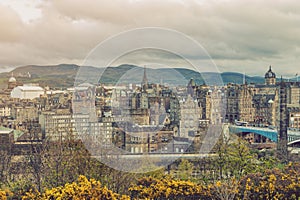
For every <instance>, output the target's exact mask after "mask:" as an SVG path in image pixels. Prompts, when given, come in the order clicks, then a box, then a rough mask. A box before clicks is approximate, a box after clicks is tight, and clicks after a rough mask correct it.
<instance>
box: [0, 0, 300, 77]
mask: <svg viewBox="0 0 300 200" xmlns="http://www.w3.org/2000/svg"><path fill="white" fill-rule="evenodd" d="M299 11H300V2H299V1H298V0H282V1H276V0H265V1H261V0H257V1H255V0H215V1H214V0H199V1H188V0H182V1H180V0H169V1H168V0H163V1H162V0H138V1H136V0H114V1H113V0H110V1H108V0H107V1H102V0H85V1H82V0H53V1H50V0H49V1H48V0H27V1H20V0H0V13H1V17H0V24H1V31H0V55H1V56H0V66H1V69H2V70H4V69H5V68H6V67H12V66H20V65H29V64H42V65H48V64H59V63H75V64H79V65H81V64H82V63H83V62H84V59H85V57H86V56H87V55H88V54H89V52H90V51H91V50H92V49H93V48H94V47H96V46H97V45H98V44H99V43H101V42H102V41H104V40H105V39H107V38H109V37H111V36H113V35H116V34H118V33H120V32H123V31H127V30H130V29H134V28H142V27H161V28H168V29H174V30H176V31H179V32H182V33H183V34H186V35H187V36H189V37H191V38H193V39H194V40H196V41H197V42H198V43H200V44H201V45H202V46H203V48H205V49H206V51H207V52H208V53H209V55H210V56H211V58H212V59H213V61H214V63H215V64H216V65H217V67H218V69H219V70H220V71H222V72H224V71H235V72H242V73H243V72H245V73H246V74H249V75H263V74H264V73H265V72H266V71H267V70H268V66H269V65H272V66H273V70H274V71H275V72H276V73H277V75H278V76H280V75H284V76H294V75H295V74H296V73H299V74H300V69H299V66H300V12H299ZM174 42H176V41H174ZM137 55H139V57H137V58H136V59H139V62H140V63H143V59H145V60H147V62H149V58H152V57H153V55H148V54H147V53H145V55H140V54H137ZM157 56H159V55H156V60H155V62H156V63H159V59H157ZM191 57H192V58H191V59H199V58H197V56H191ZM132 59H133V57H132V56H130V59H129V60H128V62H130V61H132ZM150 60H151V59H150ZM122 62H127V61H126V58H124V59H122ZM173 63H176V62H173ZM298 70H299V71H298Z"/></svg>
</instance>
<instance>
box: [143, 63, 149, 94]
mask: <svg viewBox="0 0 300 200" xmlns="http://www.w3.org/2000/svg"><path fill="white" fill-rule="evenodd" d="M142 88H143V91H146V90H147V89H148V79H147V73H146V65H145V66H144V76H143V81H142Z"/></svg>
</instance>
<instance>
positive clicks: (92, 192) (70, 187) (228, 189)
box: [0, 163, 300, 200]
mask: <svg viewBox="0 0 300 200" xmlns="http://www.w3.org/2000/svg"><path fill="white" fill-rule="evenodd" d="M299 174H300V164H297V163H295V164H289V165H288V166H286V167H285V168H283V169H281V170H280V169H273V170H268V171H266V172H265V173H264V174H261V173H253V174H248V175H246V176H243V177H242V178H241V179H240V180H237V179H235V178H231V179H227V180H226V179H224V180H220V181H216V182H214V183H209V184H205V183H194V182H191V181H188V180H175V179H172V178H171V177H163V178H153V177H144V178H141V179H139V180H138V181H137V182H136V183H135V184H133V185H132V186H131V187H130V188H129V191H128V192H129V194H130V197H129V196H125V195H123V196H122V195H120V194H118V193H115V192H113V191H112V190H109V189H108V188H106V187H105V186H103V185H102V184H101V183H100V181H96V180H95V179H90V180H88V179H87V178H86V177H85V176H79V178H78V180H77V181H74V182H72V183H67V184H65V185H64V186H59V187H54V188H52V189H46V190H45V191H44V192H43V193H39V192H38V191H37V190H36V189H30V190H29V191H27V192H25V194H24V195H23V196H19V197H18V199H19V198H20V197H21V198H22V199H24V200H29V199H39V200H43V199H207V200H210V199H211V200H212V199H217V200H218V199H219V200H222V199H237V200H239V199H245V200H246V199H249V200H250V199H261V200H262V199H267V200H271V199H272V200H273V199H295V200H297V199H300V175H299ZM12 197H13V194H12V192H10V191H8V190H0V199H4V200H5V199H12ZM14 197H16V196H14Z"/></svg>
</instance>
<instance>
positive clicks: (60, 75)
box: [0, 64, 264, 88]
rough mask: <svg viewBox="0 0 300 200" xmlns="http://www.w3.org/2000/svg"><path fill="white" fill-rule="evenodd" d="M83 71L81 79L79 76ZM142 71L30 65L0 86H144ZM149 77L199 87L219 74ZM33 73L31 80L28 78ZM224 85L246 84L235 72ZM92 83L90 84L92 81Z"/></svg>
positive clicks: (170, 71)
mask: <svg viewBox="0 0 300 200" xmlns="http://www.w3.org/2000/svg"><path fill="white" fill-rule="evenodd" d="M79 69H80V75H81V76H80V77H78V76H77V72H78V70H79ZM143 70H144V69H143V68H142V67H138V66H134V65H127V64H124V65H120V66H117V67H108V68H106V69H104V68H96V67H91V66H90V67H88V66H85V67H82V68H80V66H78V65H74V64H60V65H47V66H38V65H28V66H23V67H18V68H16V69H14V70H13V71H11V72H7V73H1V74H0V84H1V87H2V88H3V87H4V85H5V84H6V81H7V80H8V78H9V77H10V76H11V73H13V74H14V76H15V77H16V78H17V80H18V81H20V82H22V83H39V84H40V85H41V86H50V87H55V88H66V87H72V86H73V85H74V82H75V80H76V81H78V83H80V82H86V81H89V82H93V83H96V82H99V79H100V77H101V79H100V82H101V83H106V84H115V83H129V82H132V83H141V81H142V77H143ZM146 70H147V76H148V80H149V82H156V83H158V82H160V81H162V82H164V83H177V84H186V83H187V82H188V80H189V79H191V78H193V79H194V80H195V82H196V84H198V85H199V84H203V83H204V81H203V77H205V78H206V79H209V78H210V77H217V76H216V75H218V76H219V74H216V73H207V72H206V73H202V74H200V73H199V72H196V71H193V70H190V69H184V68H163V69H151V68H147V69H146ZM28 73H30V75H31V77H30V78H28V77H25V75H26V74H28ZM220 75H221V77H222V80H223V82H224V84H227V83H237V84H241V83H243V74H241V73H236V72H225V73H221V74H220ZM90 80H91V81H90ZM245 80H246V82H247V83H264V78H263V77H260V76H254V77H251V76H245Z"/></svg>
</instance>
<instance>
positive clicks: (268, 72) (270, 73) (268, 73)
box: [265, 66, 276, 78]
mask: <svg viewBox="0 0 300 200" xmlns="http://www.w3.org/2000/svg"><path fill="white" fill-rule="evenodd" d="M265 78H276V74H275V73H274V72H273V71H272V67H271V66H270V68H269V70H268V71H267V73H266V74H265Z"/></svg>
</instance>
